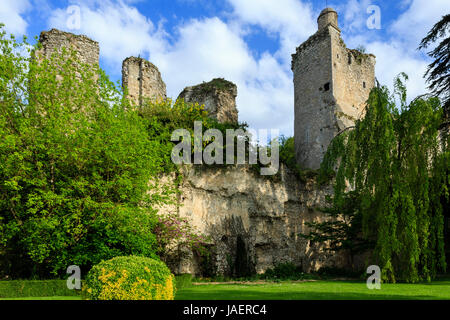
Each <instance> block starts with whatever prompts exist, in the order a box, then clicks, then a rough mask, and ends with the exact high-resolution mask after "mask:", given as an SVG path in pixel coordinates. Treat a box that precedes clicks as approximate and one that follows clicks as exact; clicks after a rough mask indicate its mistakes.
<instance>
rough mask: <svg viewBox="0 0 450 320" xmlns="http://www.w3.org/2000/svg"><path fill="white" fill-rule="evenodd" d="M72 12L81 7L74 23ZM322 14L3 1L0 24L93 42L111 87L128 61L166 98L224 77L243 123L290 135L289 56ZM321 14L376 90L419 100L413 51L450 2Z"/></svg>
mask: <svg viewBox="0 0 450 320" xmlns="http://www.w3.org/2000/svg"><path fill="white" fill-rule="evenodd" d="M70 6H77V8H79V12H80V15H79V19H77V20H74V14H73V11H68V8H69V7H70ZM325 6H326V1H325V0H320V1H317V0H315V1H307V0H221V1H215V0H214V1H211V0H165V1H164V0H102V1H100V0H62V1H56V0H0V21H2V22H4V23H5V24H6V27H7V31H9V32H11V33H14V34H15V35H16V36H20V35H22V34H26V35H27V36H29V37H31V38H33V37H35V36H39V34H40V32H41V31H42V30H49V29H51V28H58V29H61V30H65V31H69V32H73V33H76V34H85V35H87V36H89V37H91V38H93V39H94V40H96V41H98V42H99V43H100V64H101V67H102V68H104V69H105V70H106V72H107V73H108V74H109V75H110V77H111V78H112V79H113V80H120V77H121V76H120V73H121V63H122V61H123V60H124V59H125V58H126V57H128V56H131V55H134V56H138V55H140V56H141V57H144V58H146V59H149V60H150V61H151V62H153V63H154V64H155V65H156V66H157V67H158V68H159V69H160V71H161V74H162V77H163V80H164V81H165V82H166V84H167V90H168V95H169V96H170V97H172V98H176V97H177V96H178V94H179V93H180V92H181V91H182V90H183V88H184V87H186V86H189V85H195V84H198V83H201V82H203V81H209V80H211V79H213V78H215V77H223V78H226V79H228V80H231V81H233V82H235V83H236V84H237V85H238V98H237V104H238V110H239V119H240V120H241V121H246V122H247V123H249V125H250V126H251V127H252V128H254V129H263V128H264V129H271V128H275V129H280V130H281V133H283V134H285V135H287V136H292V135H293V122H294V95H293V83H292V71H291V69H290V63H291V54H292V53H294V52H295V48H296V47H297V46H298V45H300V44H301V43H302V42H303V41H305V40H306V39H307V38H308V37H309V36H310V35H312V34H313V33H314V32H316V30H317V22H316V19H317V16H318V14H319V12H320V11H321V10H322V9H323V8H325ZM328 6H330V7H333V8H335V9H336V10H337V11H338V14H339V26H340V28H341V30H342V37H343V39H344V40H345V42H346V43H347V46H348V47H351V48H355V47H357V46H360V45H362V46H364V47H365V48H366V51H367V52H370V53H373V54H375V55H376V56H377V66H376V74H377V78H378V80H379V81H380V82H381V83H382V84H386V85H388V86H389V87H392V82H393V78H394V77H395V76H396V75H397V74H398V73H400V72H402V71H403V72H406V73H407V74H408V75H409V76H410V80H409V82H408V90H409V96H410V98H413V97H415V96H417V95H419V94H422V93H425V92H426V84H425V81H424V79H423V77H422V76H423V74H424V72H425V69H426V66H427V64H428V63H429V59H428V57H427V56H426V54H424V53H423V52H419V51H417V50H416V48H417V46H418V44H419V42H420V39H422V38H423V37H424V36H425V35H426V33H427V32H428V31H429V29H430V28H431V27H432V26H433V24H434V23H435V22H437V21H438V20H439V19H440V18H441V17H442V15H444V14H446V13H449V12H450V1H449V0H398V1H385V0H383V1H381V0H373V1H369V0H349V1H341V0H334V1H333V0H329V1H328ZM371 6H377V7H378V8H379V10H380V25H379V27H380V28H369V27H368V24H367V21H368V20H370V19H371V18H372V15H373V10H372V11H370V10H369V11H368V8H370V7H371ZM70 21H72V22H73V21H79V22H80V23H79V25H74V24H73V23H70ZM68 22H69V23H68Z"/></svg>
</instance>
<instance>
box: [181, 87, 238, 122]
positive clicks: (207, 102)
mask: <svg viewBox="0 0 450 320" xmlns="http://www.w3.org/2000/svg"><path fill="white" fill-rule="evenodd" d="M236 97H237V87H236V85H235V84H234V83H232V82H229V81H226V80H224V79H213V80H212V81H210V82H208V83H203V84H200V85H197V86H193V87H187V88H185V89H184V90H183V91H182V92H181V93H180V95H179V96H178V99H184V100H185V101H186V102H190V103H195V102H197V103H199V104H200V105H204V106H205V109H206V110H207V111H208V112H209V115H210V116H211V117H212V118H214V119H216V120H217V121H219V122H232V123H236V122H238V110H237V108H236Z"/></svg>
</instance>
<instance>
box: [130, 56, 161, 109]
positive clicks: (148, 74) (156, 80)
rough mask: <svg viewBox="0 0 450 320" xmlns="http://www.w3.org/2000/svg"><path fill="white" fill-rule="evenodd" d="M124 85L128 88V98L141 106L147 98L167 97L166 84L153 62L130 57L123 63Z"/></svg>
mask: <svg viewBox="0 0 450 320" xmlns="http://www.w3.org/2000/svg"><path fill="white" fill-rule="evenodd" d="M122 85H123V87H124V88H127V89H128V99H130V101H131V102H132V103H134V105H137V106H141V105H142V102H143V100H145V99H150V100H152V99H155V100H158V99H165V98H166V97H167V92H166V84H165V83H164V81H163V80H162V77H161V73H160V72H159V70H158V68H157V67H156V66H155V65H154V64H152V63H151V62H149V61H147V60H145V59H142V58H136V57H129V58H127V59H125V60H124V61H123V63H122Z"/></svg>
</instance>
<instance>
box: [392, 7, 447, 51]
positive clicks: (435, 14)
mask: <svg viewBox="0 0 450 320" xmlns="http://www.w3.org/2000/svg"><path fill="white" fill-rule="evenodd" d="M448 12H450V1H448V0H413V1H411V3H410V6H409V8H408V9H407V10H406V11H405V12H404V13H403V14H401V15H400V17H399V18H398V19H397V21H396V22H395V23H393V25H392V27H391V31H392V32H395V33H396V35H398V37H400V38H401V39H402V40H404V41H405V42H406V43H405V45H408V46H410V47H411V48H412V49H413V50H415V49H416V48H417V47H418V46H419V43H420V41H421V40H422V39H423V38H424V37H425V36H426V35H427V33H428V31H429V30H430V29H431V28H432V27H433V25H434V24H435V23H436V22H438V21H439V20H440V19H441V18H442V16H443V15H445V14H447V13H448Z"/></svg>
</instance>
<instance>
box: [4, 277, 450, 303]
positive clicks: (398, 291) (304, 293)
mask: <svg viewBox="0 0 450 320" xmlns="http://www.w3.org/2000/svg"><path fill="white" fill-rule="evenodd" d="M0 284H1V283H0ZM0 299H3V300H80V299H81V297H80V296H76V295H57V294H54V295H48V296H45V295H44V294H41V295H40V296H39V295H37V296H30V297H24V296H22V297H10V298H0ZM442 299H450V280H442V281H435V282H432V283H419V284H404V283H400V284H382V285H381V290H369V289H367V287H366V284H365V283H364V282H358V281H306V282H280V283H273V282H267V283H242V284H234V283H233V284H198V285H192V286H186V287H183V288H181V289H180V290H178V293H177V296H176V300H442Z"/></svg>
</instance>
